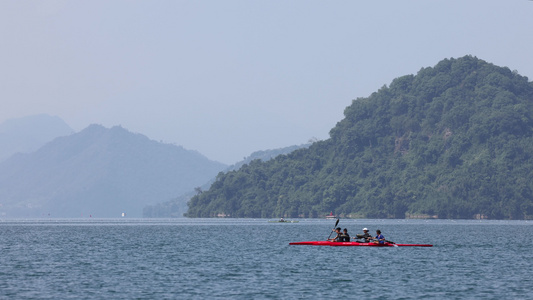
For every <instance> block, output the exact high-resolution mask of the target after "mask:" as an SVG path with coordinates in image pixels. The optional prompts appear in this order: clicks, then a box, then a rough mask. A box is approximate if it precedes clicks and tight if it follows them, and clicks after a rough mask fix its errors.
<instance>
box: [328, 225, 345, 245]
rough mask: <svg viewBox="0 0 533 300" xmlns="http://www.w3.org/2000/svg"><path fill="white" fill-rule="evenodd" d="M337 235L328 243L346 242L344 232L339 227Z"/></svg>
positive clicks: (336, 231)
mask: <svg viewBox="0 0 533 300" xmlns="http://www.w3.org/2000/svg"><path fill="white" fill-rule="evenodd" d="M335 233H337V235H336V236H335V237H334V238H332V239H328V241H332V242H342V241H343V240H344V238H343V237H342V232H341V228H340V227H337V228H336V229H335Z"/></svg>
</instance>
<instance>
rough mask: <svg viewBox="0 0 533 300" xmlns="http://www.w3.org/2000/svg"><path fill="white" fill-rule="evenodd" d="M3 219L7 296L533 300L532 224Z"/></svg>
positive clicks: (1, 261)
mask: <svg viewBox="0 0 533 300" xmlns="http://www.w3.org/2000/svg"><path fill="white" fill-rule="evenodd" d="M267 221H268V220H266V219H127V218H123V219H30V220H21V219H17V220H5V219H0V299H339V298H340V299H359V298H363V299H378V298H379V299H533V221H488V220H479V221H474V220H343V219H341V220H340V223H339V226H340V227H342V228H348V231H349V233H350V234H351V235H352V236H354V235H355V234H356V233H361V231H362V228H363V227H368V228H369V229H370V230H371V232H372V233H374V232H375V230H376V229H381V231H382V233H383V235H384V236H385V237H386V239H388V240H392V241H395V242H397V243H420V244H433V245H434V247H432V248H416V247H390V248H388V247H387V248H375V247H320V246H289V242H295V241H313V240H325V239H326V238H327V237H328V235H329V234H330V232H331V229H332V227H333V225H334V223H335V220H307V219H300V220H299V223H268V222H267Z"/></svg>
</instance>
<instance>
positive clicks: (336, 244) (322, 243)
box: [289, 241, 433, 247]
mask: <svg viewBox="0 0 533 300" xmlns="http://www.w3.org/2000/svg"><path fill="white" fill-rule="evenodd" d="M289 245H307V246H332V247H433V245H430V244H392V243H384V244H377V243H359V242H332V241H309V242H295V243H289Z"/></svg>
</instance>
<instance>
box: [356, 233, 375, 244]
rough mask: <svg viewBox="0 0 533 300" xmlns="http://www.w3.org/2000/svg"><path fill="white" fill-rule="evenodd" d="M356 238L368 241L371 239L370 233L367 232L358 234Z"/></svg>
mask: <svg viewBox="0 0 533 300" xmlns="http://www.w3.org/2000/svg"><path fill="white" fill-rule="evenodd" d="M357 238H358V239H364V240H365V242H368V241H369V240H371V239H372V235H370V233H368V232H367V233H363V234H358V235H357Z"/></svg>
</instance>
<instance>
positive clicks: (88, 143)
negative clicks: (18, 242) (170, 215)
mask: <svg viewBox="0 0 533 300" xmlns="http://www.w3.org/2000/svg"><path fill="white" fill-rule="evenodd" d="M226 167H227V166H226V165H224V164H222V163H218V162H214V161H210V160H209V159H207V158H206V157H205V156H203V155H201V154H200V153H198V152H195V151H190V150H186V149H184V148H182V147H179V146H175V145H170V144H163V143H159V142H156V141H153V140H150V139H148V138H147V137H146V136H144V135H141V134H135V133H131V132H129V131H127V130H126V129H124V128H122V127H113V128H110V129H108V128H105V127H102V126H100V125H91V126H89V127H87V128H86V129H84V130H83V131H81V132H79V133H76V134H73V135H70V136H67V137H60V138H56V139H55V140H53V141H52V142H50V143H48V144H46V145H45V146H43V147H42V148H40V149H39V150H38V151H36V152H33V153H30V154H17V155H14V156H12V157H11V158H9V159H8V160H6V161H4V162H2V163H0V216H3V217H40V216H48V215H50V216H51V217H81V216H83V217H89V216H92V217H118V216H120V215H121V214H122V213H126V215H127V216H129V217H140V216H141V214H142V208H143V207H145V206H146V205H149V204H153V203H157V202H161V201H164V200H166V199H172V198H174V197H176V196H177V195H181V194H183V193H185V192H187V191H190V190H191V189H193V188H194V187H196V186H199V185H201V184H203V183H205V182H206V181H208V180H209V179H210V178H212V177H213V176H215V175H216V174H217V173H218V172H220V171H221V170H223V169H224V168H226Z"/></svg>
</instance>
